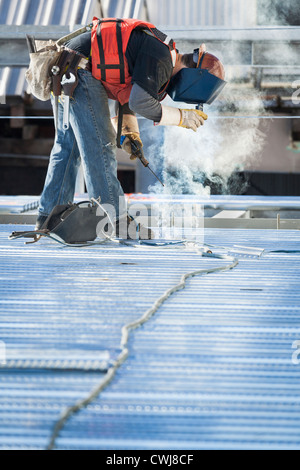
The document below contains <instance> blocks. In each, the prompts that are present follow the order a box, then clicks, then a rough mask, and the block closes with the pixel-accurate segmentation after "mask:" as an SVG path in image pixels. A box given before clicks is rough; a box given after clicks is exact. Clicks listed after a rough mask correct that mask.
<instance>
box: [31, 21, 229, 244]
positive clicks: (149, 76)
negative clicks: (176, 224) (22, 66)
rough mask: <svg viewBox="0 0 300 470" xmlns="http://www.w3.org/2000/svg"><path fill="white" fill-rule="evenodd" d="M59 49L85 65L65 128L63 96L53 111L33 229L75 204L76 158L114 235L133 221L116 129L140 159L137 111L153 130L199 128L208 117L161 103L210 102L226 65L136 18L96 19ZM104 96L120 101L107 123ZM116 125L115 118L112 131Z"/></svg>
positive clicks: (122, 142)
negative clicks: (183, 49) (111, 217)
mask: <svg viewBox="0 0 300 470" xmlns="http://www.w3.org/2000/svg"><path fill="white" fill-rule="evenodd" d="M73 36H74V35H73ZM64 46H65V47H66V48H67V50H70V51H72V52H73V51H75V52H76V53H77V54H80V55H81V56H82V57H85V58H86V59H88V60H87V63H86V66H85V67H84V68H80V69H79V70H78V74H77V76H78V83H77V86H76V88H75V90H74V92H73V96H72V97H71V99H70V109H69V116H68V118H69V126H66V125H64V124H65V122H64V120H65V116H66V110H65V109H64V107H65V106H66V100H64V97H61V99H60V102H59V104H58V110H56V113H57V126H56V137H55V143H54V146H53V149H52V152H51V156H50V162H49V168H48V173H47V177H46V182H45V186H44V190H43V193H42V196H41V199H40V205H39V214H38V218H37V223H36V229H41V228H43V224H44V223H45V221H46V219H47V217H48V215H49V214H50V212H51V211H52V209H53V208H54V207H55V206H56V205H59V204H65V203H67V202H68V201H72V200H73V198H74V190H75V182H76V176H77V171H78V168H79V165H80V161H81V162H82V165H83V170H84V176H85V182H86V187H87V191H88V194H89V197H90V198H92V197H93V198H95V199H98V198H100V199H101V203H102V204H106V205H111V206H112V207H113V208H114V211H115V218H116V234H117V236H119V235H120V233H119V230H118V227H119V225H120V221H124V220H126V224H130V223H131V219H130V218H128V216H127V211H126V204H125V198H124V192H123V189H122V187H121V185H120V183H119V181H118V179H117V161H116V128H119V129H118V130H119V132H118V141H119V146H120V145H121V146H122V148H123V149H124V150H125V151H126V152H127V153H128V154H129V155H130V158H132V159H133V158H135V157H136V156H137V151H136V150H137V149H138V151H140V152H142V145H143V144H142V141H141V138H140V134H139V128H138V123H137V118H136V115H135V114H136V113H137V114H139V115H141V116H143V117H145V118H147V119H149V120H151V121H153V122H154V124H155V125H173V126H180V127H184V128H186V129H192V130H193V131H197V129H198V128H199V127H200V126H202V125H203V124H204V121H205V120H206V119H207V116H206V114H204V113H203V112H202V111H200V110H195V109H179V108H176V107H169V106H164V105H162V104H161V101H162V99H163V98H164V97H165V96H166V95H167V94H168V93H169V94H170V96H171V97H173V99H175V100H177V101H179V100H181V98H182V96H183V98H184V100H185V102H187V103H189V102H193V101H191V100H190V97H191V99H194V95H195V94H196V97H198V96H200V95H201V92H202V91H203V90H204V91H205V94H206V97H205V98H201V97H200V98H199V100H198V101H199V102H200V101H202V102H208V103H209V102H210V99H211V100H212V99H214V98H215V97H216V96H217V95H218V93H219V92H220V90H221V89H222V88H223V86H224V84H225V82H224V75H225V74H224V68H223V65H222V64H221V62H220V61H219V60H218V59H217V58H216V57H215V56H213V55H211V54H208V53H207V52H206V51H205V46H204V45H202V46H201V47H200V48H199V49H196V50H195V51H194V53H192V54H183V55H182V54H179V52H178V51H177V49H176V48H175V43H174V42H173V41H172V40H170V39H169V38H167V37H166V35H164V34H163V33H161V32H160V31H158V30H157V29H156V28H155V26H154V25H152V24H150V23H145V22H142V21H139V20H133V19H130V20H124V19H123V20H117V19H102V20H98V19H97V18H94V20H93V23H92V24H91V25H90V28H87V30H86V31H85V32H83V33H81V34H80V35H78V36H76V35H75V37H73V38H72V39H71V40H69V41H67V42H66V43H65V44H64ZM183 70H189V71H193V72H195V71H196V72H197V71H198V72H199V71H200V70H201V74H200V76H199V77H198V78H197V80H196V81H195V79H194V78H193V79H192V80H191V76H189V75H187V76H185V77H184V76H182V77H181V75H182V74H181V72H182V71H183ZM202 72H207V75H209V76H210V77H209V78H211V77H213V78H214V79H215V80H217V84H216V83H215V81H214V80H213V83H210V82H209V80H206V81H205V80H204V81H203V75H205V74H204V73H202ZM198 75H199V73H198ZM201 77H202V78H201ZM204 78H205V77H204ZM206 79H207V77H206ZM182 80H183V82H184V86H183V83H182ZM201 80H202V81H201ZM187 89H188V90H189V91H188V96H187V97H186V96H185V94H186V90H187ZM182 92H183V95H182ZM189 93H190V97H189ZM199 93H200V95H199ZM108 98H110V99H114V100H116V102H117V103H119V104H120V106H119V109H118V116H119V117H118V119H114V120H111V116H110V111H109V103H108ZM52 104H53V105H54V99H53V98H52ZM54 111H55V110H54ZM64 115H65V116H64ZM114 121H117V124H116V126H115V128H114V126H113V123H114ZM123 236H124V234H123ZM125 237H126V234H125ZM139 237H140V238H141V239H145V238H146V239H147V238H152V237H153V233H152V232H151V230H148V229H146V228H144V227H140V233H139Z"/></svg>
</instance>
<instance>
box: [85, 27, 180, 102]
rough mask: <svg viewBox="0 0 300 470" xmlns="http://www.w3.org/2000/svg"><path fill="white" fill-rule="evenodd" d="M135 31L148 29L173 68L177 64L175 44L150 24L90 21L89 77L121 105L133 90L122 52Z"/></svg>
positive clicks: (162, 95) (124, 51) (123, 52)
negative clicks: (99, 83)
mask: <svg viewBox="0 0 300 470" xmlns="http://www.w3.org/2000/svg"><path fill="white" fill-rule="evenodd" d="M135 28H141V29H146V30H148V31H149V32H150V33H151V35H153V36H154V37H156V38H157V39H158V40H159V41H161V42H162V43H164V44H166V45H167V46H168V47H169V50H170V54H171V58H172V62H173V67H174V66H175V62H176V49H175V42H174V41H173V40H169V38H168V37H167V36H166V35H165V34H164V33H161V32H160V31H158V30H157V29H156V28H155V26H154V25H153V24H151V23H148V22H145V21H140V20H135V19H126V20H124V19H117V18H106V19H104V20H101V19H98V18H93V28H92V75H93V77H94V78H96V79H97V80H100V81H101V82H102V84H103V85H104V87H105V89H106V91H107V94H108V97H109V98H111V99H113V100H117V101H119V103H121V105H123V104H125V103H128V101H129V97H130V92H131V89H132V84H131V76H130V75H129V70H128V62H127V59H126V56H125V53H126V49H127V45H128V41H129V38H130V35H131V33H132V31H133V30H134V29H135ZM167 85H168V84H167ZM167 85H166V86H165V88H164V90H163V91H162V92H161V97H160V99H163V98H164V97H165V96H166V93H165V89H166V88H167Z"/></svg>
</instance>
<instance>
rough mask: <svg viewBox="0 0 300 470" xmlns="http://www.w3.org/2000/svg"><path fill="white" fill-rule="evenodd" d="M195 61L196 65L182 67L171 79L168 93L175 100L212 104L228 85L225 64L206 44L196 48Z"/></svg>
mask: <svg viewBox="0 0 300 470" xmlns="http://www.w3.org/2000/svg"><path fill="white" fill-rule="evenodd" d="M193 63H194V67H189V68H183V69H181V70H180V71H179V72H178V73H177V74H176V75H175V76H174V77H173V78H172V79H171V81H170V84H169V86H168V90H167V92H168V95H169V96H170V97H171V98H172V100H174V101H183V102H185V103H189V104H202V103H207V104H211V103H212V102H213V101H214V100H215V99H216V98H217V96H218V95H219V94H220V93H221V91H222V90H223V88H224V86H225V85H226V82H225V80H224V79H225V71H224V67H223V64H222V62H221V61H220V60H219V59H218V58H217V57H215V56H214V55H212V54H209V53H208V52H206V48H205V45H204V44H202V46H201V47H200V48H198V49H194V52H193Z"/></svg>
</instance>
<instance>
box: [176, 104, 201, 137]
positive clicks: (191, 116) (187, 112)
mask: <svg viewBox="0 0 300 470" xmlns="http://www.w3.org/2000/svg"><path fill="white" fill-rule="evenodd" d="M180 114H181V120H180V123H179V127H184V128H185V129H192V130H193V131H194V132H197V129H198V127H200V126H203V124H204V121H206V120H207V117H208V116H207V114H205V113H204V112H203V111H200V110H199V109H180Z"/></svg>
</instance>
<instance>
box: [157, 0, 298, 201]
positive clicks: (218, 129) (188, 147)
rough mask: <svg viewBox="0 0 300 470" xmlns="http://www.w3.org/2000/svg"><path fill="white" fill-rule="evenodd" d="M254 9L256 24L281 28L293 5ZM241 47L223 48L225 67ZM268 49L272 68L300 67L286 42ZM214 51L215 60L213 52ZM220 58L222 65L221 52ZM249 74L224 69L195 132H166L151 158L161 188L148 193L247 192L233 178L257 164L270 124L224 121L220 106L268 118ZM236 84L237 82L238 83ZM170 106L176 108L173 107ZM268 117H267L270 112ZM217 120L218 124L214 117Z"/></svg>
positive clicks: (267, 1)
mask: <svg viewBox="0 0 300 470" xmlns="http://www.w3.org/2000/svg"><path fill="white" fill-rule="evenodd" d="M296 3H297V2H296ZM257 5H258V8H260V10H259V12H258V19H259V24H260V25H266V26H270V25H279V24H281V25H282V24H284V23H285V22H286V21H285V18H287V17H288V15H289V14H290V10H291V2H287V3H286V7H284V5H285V3H284V2H279V1H278V2H277V0H275V2H274V1H273V0H272V1H271V0H259V1H258V3H257ZM238 26H239V27H240V25H238ZM241 47H242V46H240V44H239V43H237V42H232V43H231V44H229V45H228V44H227V46H226V62H225V63H227V64H236V63H237V58H240V57H241V56H242V55H243V50H242V49H240V48H241ZM272 47H273V46H272V45H271V44H270V45H269V49H268V50H267V51H266V52H264V54H265V56H264V55H262V57H261V59H262V61H263V62H262V63H269V64H272V63H273V62H272V61H273V60H274V61H275V60H277V62H276V64H277V65H278V64H281V62H280V60H284V62H282V64H283V67H284V64H293V63H295V64H297V63H298V59H297V58H296V57H295V54H294V51H293V49H292V48H291V47H290V46H289V44H288V43H286V44H282V46H280V50H279V48H278V44H276V50H273V49H272ZM212 52H214V53H215V54H216V55H218V52H217V51H212ZM219 57H220V59H221V60H222V51H221V54H220V55H219ZM264 60H266V62H264ZM278 60H279V62H278ZM253 73H254V72H253V70H252V71H251V70H250V69H248V70H246V71H245V68H244V69H243V68H240V69H239V68H238V67H233V66H231V65H229V66H227V68H226V80H227V82H228V84H227V85H226V87H225V89H224V90H223V91H222V94H221V96H220V99H219V100H218V101H217V102H216V104H215V103H214V104H213V105H212V106H211V107H210V106H205V105H204V111H205V112H206V113H207V114H208V121H206V122H205V125H204V126H203V127H202V128H200V129H198V131H197V133H194V132H193V131H191V130H187V129H181V128H172V127H165V129H164V142H163V145H162V146H161V147H160V155H159V153H158V152H157V149H156V150H155V152H153V156H154V155H156V161H154V167H155V169H156V170H157V171H159V170H160V169H161V168H162V167H163V175H164V180H165V189H164V190H163V189H162V188H161V186H160V185H158V184H156V185H155V186H153V187H151V188H149V189H150V191H154V192H156V193H161V192H164V191H165V192H167V193H170V194H196V195H209V194H210V191H211V189H210V188H211V186H213V185H216V186H217V188H218V192H221V193H223V194H226V193H227V194H228V193H230V192H234V193H236V194H242V193H243V192H244V191H245V190H246V186H243V185H241V182H240V180H239V179H238V176H236V177H235V175H238V172H241V171H246V170H249V169H255V167H256V166H257V164H259V162H260V159H261V155H262V149H263V147H264V143H265V142H266V139H267V135H268V127H269V123H268V121H266V120H260V119H259V118H258V117H257V118H256V119H226V120H225V119H224V120H222V114H221V112H220V111H221V110H220V107H221V106H222V110H223V111H224V114H226V115H230V114H232V115H233V116H237V115H251V116H260V115H263V114H266V111H265V109H264V104H263V100H262V96H261V93H260V91H259V90H258V89H257V88H256V87H255V86H254V78H253ZM237 79H239V81H240V83H238V84H237V83H236V81H237ZM172 105H173V106H174V105H175V106H176V103H172ZM210 114H211V116H212V117H211V119H210ZM267 114H271V112H270V111H269V110H268V112H267ZM216 115H218V116H219V119H214V118H213V116H216ZM157 155H158V156H157ZM150 156H151V154H150ZM235 183H236V184H235Z"/></svg>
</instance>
